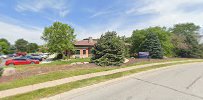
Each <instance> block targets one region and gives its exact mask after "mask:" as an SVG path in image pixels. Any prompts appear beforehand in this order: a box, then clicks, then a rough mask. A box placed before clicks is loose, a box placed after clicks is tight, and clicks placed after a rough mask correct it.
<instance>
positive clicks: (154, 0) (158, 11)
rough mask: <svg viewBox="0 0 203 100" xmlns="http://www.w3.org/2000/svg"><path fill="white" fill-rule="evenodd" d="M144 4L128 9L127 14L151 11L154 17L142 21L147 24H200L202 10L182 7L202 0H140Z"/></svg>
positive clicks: (202, 16)
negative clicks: (190, 9)
mask: <svg viewBox="0 0 203 100" xmlns="http://www.w3.org/2000/svg"><path fill="white" fill-rule="evenodd" d="M142 2H143V3H144V4H145V5H144V6H142V7H140V8H138V9H134V10H132V9H133V8H132V9H130V10H129V11H128V14H133V13H137V12H141V13H153V14H155V17H153V18H149V20H148V21H146V22H143V23H145V25H146V26H147V27H148V26H155V25H160V26H172V25H173V24H177V23H184V22H194V23H195V24H198V25H202V22H203V19H202V18H203V11H202V10H199V11H187V10H185V9H184V7H187V6H188V5H193V6H194V7H193V8H195V5H197V4H200V3H202V4H203V1H202V0H193V1H192V2H191V0H145V1H142Z"/></svg>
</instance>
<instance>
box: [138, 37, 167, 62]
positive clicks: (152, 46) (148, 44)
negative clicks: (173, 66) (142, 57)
mask: <svg viewBox="0 0 203 100" xmlns="http://www.w3.org/2000/svg"><path fill="white" fill-rule="evenodd" d="M140 48H141V50H142V51H143V52H149V53H150V57H151V58H161V59H162V58H163V49H162V47H161V43H160V40H159V38H158V36H157V35H156V34H154V33H149V34H148V35H147V36H146V40H145V41H144V42H143V43H142V44H141V45H140Z"/></svg>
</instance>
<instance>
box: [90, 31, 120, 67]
mask: <svg viewBox="0 0 203 100" xmlns="http://www.w3.org/2000/svg"><path fill="white" fill-rule="evenodd" d="M93 54H94V56H93V57H92V61H93V62H94V63H96V64H97V65H99V66H111V65H113V66H119V65H121V64H122V63H123V62H124V42H123V41H122V40H120V38H119V37H118V36H117V33H116V32H106V33H105V35H102V36H101V37H100V39H99V40H98V41H97V44H96V45H95V47H94V49H93Z"/></svg>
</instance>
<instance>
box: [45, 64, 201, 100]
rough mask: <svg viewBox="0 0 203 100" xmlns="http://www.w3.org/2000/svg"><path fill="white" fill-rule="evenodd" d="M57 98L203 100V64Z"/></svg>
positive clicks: (71, 99)
mask: <svg viewBox="0 0 203 100" xmlns="http://www.w3.org/2000/svg"><path fill="white" fill-rule="evenodd" d="M57 96H60V100H203V63H193V64H187V65H176V67H171V68H167V69H162V70H156V71H152V72H146V73H143V74H136V75H133V76H132V77H129V78H126V79H122V80H119V81H114V82H111V83H108V84H105V85H101V86H96V87H92V88H88V89H84V90H82V89H81V91H77V92H75V93H74V92H73V93H71V91H70V92H66V93H62V94H60V95H57ZM55 97H56V96H55ZM48 99H56V98H53V97H51V98H48ZM58 99H59V98H58Z"/></svg>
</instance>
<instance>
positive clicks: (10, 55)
mask: <svg viewBox="0 0 203 100" xmlns="http://www.w3.org/2000/svg"><path fill="white" fill-rule="evenodd" d="M8 57H17V55H16V54H8Z"/></svg>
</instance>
